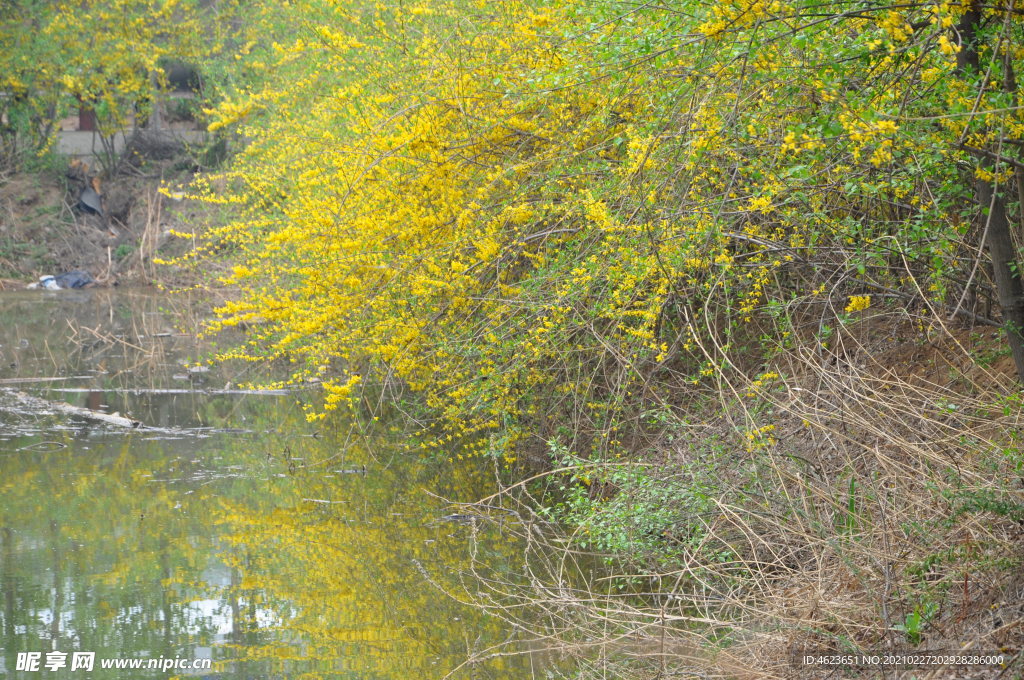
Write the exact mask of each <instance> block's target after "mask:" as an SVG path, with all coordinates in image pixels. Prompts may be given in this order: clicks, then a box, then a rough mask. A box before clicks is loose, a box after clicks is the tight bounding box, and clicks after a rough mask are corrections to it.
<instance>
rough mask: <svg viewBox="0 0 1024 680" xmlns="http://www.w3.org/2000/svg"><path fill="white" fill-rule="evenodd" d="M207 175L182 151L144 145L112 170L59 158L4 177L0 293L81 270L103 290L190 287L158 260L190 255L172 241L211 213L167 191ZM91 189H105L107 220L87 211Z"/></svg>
mask: <svg viewBox="0 0 1024 680" xmlns="http://www.w3.org/2000/svg"><path fill="white" fill-rule="evenodd" d="M200 167H201V165H200V163H198V162H197V160H196V156H195V154H193V153H191V152H190V151H189V150H188V149H187V148H186V147H184V146H183V145H181V144H180V143H179V144H159V143H154V142H153V140H147V139H144V138H141V137H140V138H138V139H136V140H132V141H131V142H130V143H129V147H128V149H127V150H126V152H125V155H124V156H123V157H122V159H121V161H120V162H119V163H118V164H117V166H116V168H114V169H112V170H107V171H100V170H99V169H98V168H95V167H92V166H89V165H88V164H84V163H81V162H79V161H67V160H64V159H61V158H56V159H53V160H52V161H51V162H49V163H48V164H47V166H46V167H45V168H42V169H37V170H35V171H31V172H19V173H12V174H8V175H2V176H0V287H2V288H24V287H25V286H27V285H28V284H29V283H31V282H33V281H36V280H38V278H39V277H40V276H43V275H50V274H59V273H61V272H67V271H73V270H81V271H85V272H88V273H89V274H90V275H91V276H92V277H93V278H94V279H95V280H96V281H97V283H98V284H99V285H126V284H127V285H151V284H155V283H172V284H173V283H187V282H188V281H187V277H188V274H186V273H185V272H181V271H178V270H174V269H171V268H167V267H158V266H157V265H155V264H154V262H153V260H154V259H155V258H156V257H157V256H158V255H159V256H164V257H171V256H174V255H176V254H179V253H180V252H182V251H183V250H185V249H186V248H187V247H188V245H189V244H188V243H186V241H185V240H183V239H180V238H176V237H173V236H172V235H171V233H172V232H179V233H192V232H193V230H194V225H195V224H196V222H197V220H198V218H199V217H200V213H201V212H202V211H203V210H204V206H203V205H201V204H198V203H196V202H195V201H189V200H188V199H185V198H184V197H180V198H177V197H175V195H174V194H172V195H171V196H168V195H165V194H162V193H161V192H160V191H159V189H160V188H161V187H166V186H171V187H174V186H180V185H182V184H183V183H185V182H187V181H188V180H189V179H190V178H191V177H192V175H193V174H194V173H195V172H196V171H197V170H198V169H199V168H200ZM87 188H88V189H93V190H97V189H98V193H99V195H100V201H101V204H102V212H101V213H99V214H97V213H95V212H93V211H90V210H89V209H88V206H87V205H83V203H86V201H83V200H82V198H83V191H85V190H86V189H87Z"/></svg>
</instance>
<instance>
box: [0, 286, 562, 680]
mask: <svg viewBox="0 0 1024 680" xmlns="http://www.w3.org/2000/svg"><path fill="white" fill-rule="evenodd" d="M187 306H188V301H187V300H185V299H183V298H168V297H165V296H160V295H156V294H149V293H145V292H130V291H129V292H123V291H122V292H117V291H102V290H97V291H55V292H42V291H31V292H26V293H3V294H0V591H2V594H0V597H2V602H0V647H2V654H0V675H3V676H5V677H12V678H40V677H50V678H62V677H67V678H123V677H132V678H136V677H207V678H348V677H353V678H355V677H358V678H403V679H405V678H443V677H445V676H446V674H448V673H452V674H451V676H450V677H453V678H474V679H477V678H489V677H494V678H529V677H536V676H537V675H540V676H542V675H543V673H541V672H540V671H538V670H535V668H536V665H537V664H538V663H539V662H538V660H537V659H531V658H530V657H529V656H528V655H512V656H498V657H494V658H491V659H489V660H486V661H484V662H481V663H477V664H472V665H465V666H462V667H461V668H460V665H461V664H463V663H464V662H465V661H466V659H467V656H468V655H470V654H472V653H480V652H482V651H484V650H487V649H489V648H491V646H493V645H496V644H499V643H502V642H504V641H507V640H510V639H513V638H514V634H513V631H510V630H509V629H508V628H507V627H506V626H505V624H504V623H502V622H501V621H500V620H499V619H496V618H493V617H488V616H486V615H484V614H483V613H481V612H480V611H479V610H476V609H473V608H471V607H468V606H465V605H462V604H459V603H458V602H457V601H456V600H455V599H453V597H451V595H458V594H459V593H460V592H462V593H463V595H465V592H466V589H469V590H470V591H472V590H474V589H475V588H476V587H477V585H476V584H475V583H474V582H473V580H472V579H471V578H467V577H466V572H467V569H468V568H469V567H470V564H471V561H473V563H474V564H475V565H476V566H477V567H479V568H482V569H485V570H486V571H487V573H490V574H493V575H495V576H502V575H511V574H512V573H513V572H514V570H515V569H516V568H518V566H517V565H518V562H517V560H518V561H519V562H521V559H522V557H521V555H520V554H519V552H518V549H517V545H516V541H515V539H513V538H512V537H511V532H510V531H506V529H505V528H504V527H503V526H502V523H501V522H489V523H483V522H476V521H467V518H466V517H464V516H459V515H455V513H457V512H460V511H457V510H454V509H453V507H452V506H451V505H450V504H449V503H448V502H446V501H445V500H442V499H448V500H452V501H472V500H475V499H477V498H480V497H483V496H486V495H487V494H488V493H490V492H491V491H493V489H492V488H491V487H492V486H493V484H494V482H493V479H494V472H493V469H491V468H490V467H489V466H488V465H487V464H486V463H484V462H481V463H479V464H466V463H460V464H458V465H451V464H447V463H443V462H428V461H424V460H422V459H421V458H419V457H418V456H417V455H416V454H415V452H414V451H413V446H412V444H411V443H410V440H409V438H408V436H407V434H406V433H405V432H403V431H402V429H401V428H399V427H398V426H393V427H392V426H388V425H387V424H382V425H381V426H380V427H377V428H375V429H372V430H366V429H364V428H360V427H355V426H353V424H352V423H347V422H344V419H342V418H336V419H333V420H329V421H327V423H329V424H328V425H324V424H323V423H318V424H310V423H308V422H307V421H306V419H305V416H304V412H303V409H302V403H303V402H304V401H306V400H309V399H313V398H314V394H313V393H312V392H309V393H305V392H289V393H251V392H246V391H245V390H241V389H239V388H238V385H239V384H244V383H245V381H247V380H250V379H253V378H255V377H258V376H255V375H254V374H253V373H252V371H254V370H256V369H255V368H254V366H252V365H246V366H241V367H214V368H212V369H210V370H195V369H194V368H193V369H191V370H190V369H189V361H190V360H192V359H195V358H197V357H199V356H201V354H202V352H203V351H204V348H202V347H198V346H197V344H196V341H195V340H193V337H192V335H193V331H194V330H195V328H194V327H193V323H194V322H193V321H191V320H190V317H189V316H188V315H182V314H179V313H178V312H177V311H169V310H168V308H174V309H176V310H180V309H187ZM41 399H45V400H47V402H49V403H56V402H64V403H67V404H69V405H71V406H73V407H76V408H83V409H89V410H91V411H95V412H101V413H107V414H115V413H116V414H119V415H122V416H127V417H130V418H133V419H136V420H138V421H141V423H143V424H144V426H145V427H140V428H137V429H132V428H125V427H120V426H117V425H116V424H112V423H105V422H102V421H97V420H94V419H92V418H88V417H82V416H81V415H80V413H75V412H72V411H68V410H63V408H56V407H55V408H47V407H45V404H44V402H41V401H40V400H41ZM41 404H42V406H41ZM463 514H464V512H463ZM510 521H511V520H510ZM463 599H465V598H463ZM25 652H30V653H34V652H38V653H40V655H41V657H40V658H39V661H38V663H39V668H40V670H38V671H33V670H19V669H18V660H19V653H22V655H21V657H20V658H21V659H22V665H24V664H25V663H29V657H26V656H25V655H24V654H23V653H25ZM50 652H58V653H63V654H66V655H67V656H66V657H64V659H63V666H61V661H62V659H61V656H60V654H57V655H53V656H51V657H49V658H48V657H47V653H50ZM82 652H86V653H89V652H91V653H93V654H94V657H93V662H92V663H93V670H92V671H88V672H87V671H85V670H81V669H76V670H71V666H72V661H73V655H74V654H75V653H82ZM116 659H122V660H124V659H143V660H149V659H171V660H174V659H184V660H185V661H187V662H188V663H192V662H193V660H196V659H210V660H211V664H210V665H211V667H210V668H209V669H199V670H185V669H182V668H180V665H181V662H179V668H178V669H174V668H171V669H169V670H166V671H161V670H125V669H124V668H121V669H116V668H106V669H105V668H102V667H101V665H102V662H103V661H104V660H116ZM48 660H49V661H51V662H52V664H53V665H52V666H51V667H50V669H49V670H48V669H47V662H48ZM78 663H80V664H81V663H85V664H88V659H87V658H86V657H81V656H80V657H79V658H78ZM121 663H122V665H123V664H124V663H126V662H124V661H122V662H121ZM160 663H163V662H162V661H161V662H160ZM165 665H166V664H165ZM199 665H203V664H202V663H200V664H199Z"/></svg>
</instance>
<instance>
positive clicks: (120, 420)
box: [4, 390, 143, 429]
mask: <svg viewBox="0 0 1024 680" xmlns="http://www.w3.org/2000/svg"><path fill="white" fill-rule="evenodd" d="M4 391H5V392H7V393H8V394H10V395H11V396H13V397H14V398H15V399H16V400H17V401H18V402H19V403H20V404H21V405H23V406H25V407H28V408H34V409H41V410H47V411H54V412H56V413H63V414H65V415H69V416H78V417H79V418H85V419H86V420H94V421H98V422H101V423H106V424H107V425H114V426H115V427H127V428H131V429H137V428H140V427H143V425H142V423H141V422H140V421H138V420H133V419H131V418H126V417H124V416H122V415H119V414H116V413H114V414H111V413H101V412H100V411H93V410H92V409H88V408H83V407H81V406H72V405H71V404H68V403H65V402H63V401H50V400H49V399H41V398H39V397H33V396H32V395H30V394H25V393H24V392H15V391H13V390H4Z"/></svg>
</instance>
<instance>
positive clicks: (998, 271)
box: [954, 0, 1024, 382]
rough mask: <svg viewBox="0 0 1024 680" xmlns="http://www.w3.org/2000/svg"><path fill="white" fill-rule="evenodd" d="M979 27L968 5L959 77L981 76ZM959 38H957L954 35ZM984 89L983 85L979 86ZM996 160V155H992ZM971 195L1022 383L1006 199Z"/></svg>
mask: <svg viewBox="0 0 1024 680" xmlns="http://www.w3.org/2000/svg"><path fill="white" fill-rule="evenodd" d="M980 24H981V9H980V3H979V2H978V1H977V0H974V2H972V3H971V8H970V9H969V10H968V11H967V12H965V13H964V15H963V17H961V19H960V23H959V24H958V25H957V27H956V34H954V38H956V37H959V39H960V40H961V45H960V52H958V53H957V69H958V70H959V71H960V73H961V75H964V76H970V75H975V76H977V75H980V72H981V68H980V62H979V59H978V44H977V40H978V27H979V25H980ZM957 34H958V35H957ZM979 86H980V87H984V83H982V84H981V85H979ZM993 155H994V156H996V157H998V155H997V154H993ZM975 157H976V158H978V160H979V162H980V163H981V164H982V166H983V167H986V168H987V169H997V168H995V166H994V165H993V164H992V162H991V161H990V160H989V159H988V157H987V156H985V155H984V154H980V153H979V154H975ZM974 193H975V196H976V197H977V199H978V204H979V205H980V206H981V208H982V211H983V214H984V213H987V214H986V217H985V228H984V233H985V246H986V247H987V248H988V252H989V255H990V256H991V258H992V273H993V278H994V279H995V283H996V290H997V292H998V294H999V306H1000V307H1001V308H1002V312H1003V328H1004V329H1005V330H1006V340H1007V342H1008V343H1009V345H1010V351H1011V352H1012V354H1013V362H1014V364H1015V365H1016V368H1017V378H1018V379H1019V380H1020V381H1021V382H1024V285H1022V283H1021V278H1020V268H1019V264H1018V262H1017V252H1016V249H1015V248H1014V247H1013V237H1012V235H1011V227H1010V220H1009V218H1008V217H1007V214H1006V199H1005V198H1004V197H1003V195H1002V194H1001V193H1000V192H999V190H998V188H997V187H996V186H995V185H993V183H992V182H989V181H987V180H984V179H981V178H979V177H975V180H974Z"/></svg>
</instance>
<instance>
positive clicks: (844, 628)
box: [463, 312, 1024, 678]
mask: <svg viewBox="0 0 1024 680" xmlns="http://www.w3.org/2000/svg"><path fill="white" fill-rule="evenodd" d="M1000 346H1001V345H1000V339H999V338H998V337H993V329H992V328H990V327H987V326H983V327H978V328H974V329H968V328H961V327H953V326H951V324H950V323H948V322H944V321H942V320H940V319H938V318H937V317H936V316H935V315H924V316H921V317H917V318H912V317H910V316H909V315H907V314H906V313H905V312H901V314H900V315H898V316H886V315H875V316H871V317H869V318H866V319H861V320H860V321H859V322H858V323H856V324H850V325H849V327H847V328H845V329H844V332H843V333H841V334H840V335H839V336H838V337H837V338H836V339H835V341H834V344H833V346H832V347H831V348H823V347H822V346H821V345H820V343H817V342H803V343H802V344H798V345H797V346H796V347H793V348H790V350H788V351H786V352H784V353H781V354H780V355H779V358H778V359H777V360H776V362H775V366H774V367H773V368H774V369H775V370H777V371H778V372H779V373H780V374H781V375H782V376H784V377H783V378H780V379H778V380H776V381H773V382H772V384H771V385H763V386H753V387H752V385H753V384H754V382H755V376H754V375H753V374H750V373H746V372H744V371H743V370H740V369H739V368H738V367H737V366H736V364H732V368H733V369H734V370H731V371H728V372H723V373H722V375H721V376H720V377H719V379H720V384H719V385H718V386H717V394H718V395H725V396H720V397H719V399H718V404H719V406H718V407H717V408H715V409H714V411H715V415H714V417H713V418H712V417H708V414H709V413H710V412H711V411H709V410H707V409H706V410H705V411H704V413H703V415H704V416H705V424H706V426H705V429H704V433H705V434H706V433H707V432H712V431H713V432H717V433H718V435H719V436H720V439H721V441H723V442H728V445H727V446H726V447H725V448H726V450H725V452H724V453H722V454H721V455H720V456H719V459H718V464H716V465H711V464H709V467H708V469H707V472H708V474H709V475H714V476H715V479H716V483H715V485H714V488H715V493H714V495H713V497H712V498H710V499H709V502H710V504H711V507H712V508H713V509H712V510H711V511H710V512H706V513H702V514H699V515H693V516H690V517H687V525H688V526H687V527H685V530H683V529H682V528H680V527H675V529H674V531H673V532H671V533H670V532H665V533H664V534H663V536H662V539H663V540H664V542H665V543H666V544H670V545H671V547H672V549H673V550H672V555H673V557H672V559H671V561H668V562H666V561H664V560H662V561H660V562H657V563H655V561H648V562H646V563H645V562H644V561H643V559H640V558H639V556H637V555H619V556H617V559H614V560H613V561H612V563H611V565H607V564H604V563H603V562H602V561H601V560H600V559H599V558H598V557H597V556H596V555H593V554H590V553H588V551H587V550H586V549H583V548H581V544H582V543H583V542H584V541H582V539H583V538H585V536H584V535H583V534H581V533H580V531H577V533H576V534H575V535H572V536H569V537H568V538H566V537H564V536H562V535H561V534H560V532H559V531H557V530H555V529H554V528H553V526H552V525H551V524H549V523H548V522H547V521H546V519H545V518H544V517H542V516H540V515H538V514H536V512H535V508H538V507H542V506H543V505H544V504H545V500H544V499H542V498H541V497H539V496H537V495H534V494H535V493H540V492H537V491H536V490H535V489H536V486H535V484H536V482H531V483H521V484H517V485H515V486H514V487H512V488H510V489H508V490H507V491H506V492H505V493H504V494H503V497H504V502H505V503H506V505H507V507H511V508H514V509H515V510H516V512H518V513H519V516H520V518H521V520H522V521H521V523H520V524H517V525H516V524H513V525H509V526H508V530H510V531H513V530H514V531H516V532H517V533H519V535H520V536H521V539H522V540H523V544H524V546H525V547H524V556H523V565H524V567H523V568H524V573H523V578H521V579H518V578H516V579H500V578H496V577H494V575H493V574H488V573H486V572H484V571H482V570H481V571H479V572H478V573H476V575H475V578H472V579H467V581H466V593H465V594H463V597H464V598H466V599H469V600H471V601H473V602H474V603H475V604H477V605H478V606H480V607H484V608H486V609H487V610H489V611H491V612H492V613H494V614H495V615H497V616H500V617H503V618H505V619H507V620H508V621H509V623H510V624H511V625H513V626H515V627H516V628H517V629H518V630H521V631H523V637H524V638H525V639H528V640H530V646H531V647H532V648H536V647H538V646H540V647H543V648H551V649H557V650H559V653H561V654H567V655H571V656H572V657H573V659H574V663H573V664H572V665H573V666H574V668H575V671H574V673H575V674H576V675H574V677H584V678H605V677H609V678H610V677H615V678H668V677H708V678H711V677H716V678H717V677H722V678H726V677H729V678H805V677H806V678H817V677H826V676H832V675H835V676H836V677H839V674H840V669H837V668H828V667H825V666H805V665H802V664H800V663H799V662H798V661H796V660H798V659H799V658H800V657H802V656H803V655H804V654H812V655H813V654H852V653H872V654H884V653H885V652H917V653H920V652H922V651H927V650H942V651H944V652H968V653H988V654H992V653H998V654H1002V655H1003V658H1004V660H1005V662H1006V665H1005V667H1000V666H994V665H989V666H976V667H961V668H957V669H952V668H927V667H918V668H916V669H902V670H898V669H891V670H890V671H889V674H888V675H886V677H907V678H909V677H918V678H924V677H936V678H937V677H978V678H982V677H984V678H996V677H1021V673H1022V670H1021V669H1022V668H1024V662H1022V659H1021V649H1022V646H1024V626H1022V625H1021V623H1022V620H1024V575H1022V570H1021V562H1022V560H1021V558H1022V557H1024V555H1022V547H1021V546H1022V545H1024V543H1022V541H1021V539H1022V537H1024V530H1022V528H1024V484H1022V479H1021V474H1022V473H1021V465H1022V464H1024V454H1022V453H1021V451H1020V448H1019V441H1020V436H1021V432H1022V430H1021V427H1022V416H1024V411H1022V404H1021V400H1020V393H1019V392H1017V391H1016V390H1017V386H1016V384H1015V382H1014V380H1013V375H1012V366H1011V364H1010V360H1009V358H1008V357H1005V356H1002V355H1001V352H1000ZM705 351H706V352H707V355H708V356H709V357H716V358H725V359H726V361H728V360H729V357H728V356H725V355H724V354H723V353H722V348H721V347H714V346H711V347H706V348H705ZM751 391H753V392H755V393H756V394H755V397H754V398H753V399H750V398H747V397H746V395H748V394H749V393H750V392H751ZM687 415H688V416H689V419H688V422H690V423H692V422H693V421H694V418H693V416H694V413H693V411H692V408H691V410H690V411H689V412H688V413H687ZM765 423H771V424H772V425H774V426H775V429H774V430H773V431H772V437H771V439H770V440H767V441H761V440H759V441H758V443H757V445H756V446H754V447H750V446H749V445H747V446H744V445H745V444H746V443H747V442H749V439H747V440H745V439H744V433H746V432H749V431H750V428H751V427H754V426H760V425H764V424H765ZM691 427H692V425H691ZM694 442H695V438H694V437H683V438H679V439H676V440H674V441H673V442H669V440H668V439H662V440H661V444H660V448H659V450H658V451H656V452H648V453H645V454H644V456H643V457H642V459H643V461H645V462H644V463H643V464H644V465H648V464H649V462H650V461H655V462H656V464H655V465H654V466H653V467H648V468H645V469H646V470H648V474H650V475H651V476H654V477H655V478H656V479H659V480H661V481H662V482H663V483H664V484H665V485H669V484H678V475H677V472H676V471H677V470H678V466H679V465H681V464H689V465H691V466H692V465H695V464H697V465H699V464H701V461H702V460H705V459H706V458H703V457H702V456H705V454H706V452H703V451H702V450H701V448H700V447H699V446H698V445H696V444H695V443H694ZM593 473H594V475H595V476H596V477H599V476H600V473H599V472H598V471H593ZM538 477H539V478H547V479H548V480H549V481H551V480H559V481H560V482H561V483H563V484H564V483H566V482H567V481H569V482H570V483H571V480H572V479H573V478H572V477H570V476H568V475H567V471H566V470H564V469H556V470H553V471H547V472H544V473H542V474H541V475H538ZM576 479H578V477H577V478H576ZM577 483H578V482H577ZM531 490H534V491H531ZM613 493H629V490H628V489H627V490H623V489H617V490H615V491H613ZM494 502H496V501H495V499H488V503H491V504H493V503H494ZM594 507H595V508H600V501H598V502H596V504H595V506H594ZM502 516H504V515H502ZM502 521H504V520H502ZM680 536H682V538H680ZM645 565H646V566H645ZM623 586H625V587H623ZM488 653H494V650H492V651H491V652H488ZM486 654H487V653H484V655H486ZM847 670H848V671H849V669H847ZM880 672H881V671H880V669H879V668H877V667H876V668H873V669H872V668H862V669H860V670H856V671H849V672H847V673H845V674H843V677H875V676H876V675H878V674H879V673H880Z"/></svg>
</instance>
